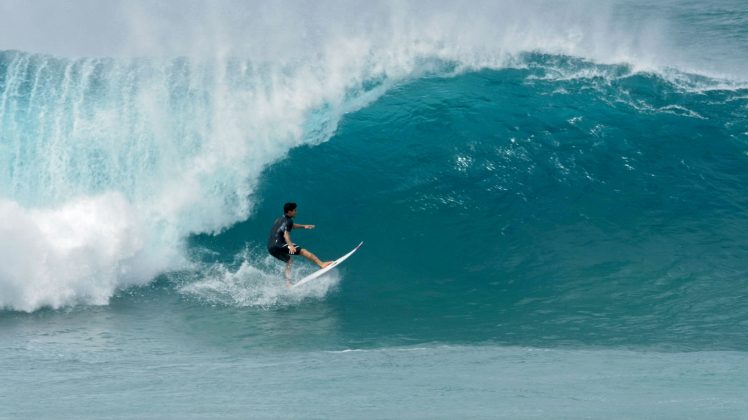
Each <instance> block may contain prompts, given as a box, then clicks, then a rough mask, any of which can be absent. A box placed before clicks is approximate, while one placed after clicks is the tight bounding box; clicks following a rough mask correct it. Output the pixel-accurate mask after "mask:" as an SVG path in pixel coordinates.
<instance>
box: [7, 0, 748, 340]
mask: <svg viewBox="0 0 748 420" xmlns="http://www.w3.org/2000/svg"><path fill="white" fill-rule="evenodd" d="M112 4H113V5H115V6H113V7H115V8H116V9H117V10H119V11H120V12H122V13H121V14H122V15H123V16H125V18H124V19H126V20H127V22H129V26H128V30H127V32H126V35H125V38H124V39H120V40H119V41H118V42H120V43H119V44H117V45H122V46H124V47H122V49H121V50H120V51H118V53H121V54H112V55H111V56H109V57H107V56H101V55H102V54H100V51H101V49H106V47H109V46H111V45H113V44H112V43H111V41H112V40H107V39H106V36H104V37H103V40H102V41H101V44H97V45H94V44H95V43H90V44H86V43H83V44H81V45H80V48H82V49H83V50H82V51H66V50H60V48H62V47H60V46H56V45H51V44H50V45H32V44H29V45H28V46H24V47H23V49H24V50H26V51H27V52H24V51H5V52H2V53H0V95H1V96H0V124H1V126H2V132H1V133H0V168H2V171H0V221H1V222H0V307H3V308H6V309H11V310H22V311H34V310H37V309H39V308H41V307H52V308H60V307H65V306H70V305H76V304H106V303H107V302H109V300H110V299H111V297H112V296H114V295H115V294H116V293H117V292H118V291H121V290H124V289H127V288H128V287H131V286H137V285H145V284H149V283H150V282H152V281H153V279H154V278H155V277H156V276H158V275H159V274H164V273H167V274H168V276H167V278H168V279H169V281H170V282H171V284H172V285H173V287H175V288H176V289H177V290H178V291H179V292H180V293H181V294H183V295H184V296H188V297H191V298H196V299H197V300H199V301H201V302H209V303H211V304H216V303H217V304H223V305H231V306H260V307H266V306H274V305H278V304H281V305H295V304H298V303H299V302H302V301H304V300H307V299H321V298H324V299H329V300H330V302H331V304H333V305H341V308H343V307H345V308H349V306H348V305H350V302H358V303H360V305H359V306H358V308H359V309H355V310H354V312H355V313H352V314H351V318H350V319H349V320H348V321H349V323H350V324H351V325H354V326H358V327H361V328H362V329H368V330H369V331H381V332H382V336H385V335H389V334H388V333H386V331H385V330H387V331H390V330H388V329H391V328H395V329H396V330H398V331H400V333H402V334H403V335H406V333H405V332H406V331H408V334H416V335H417V336H418V338H422V339H440V338H445V337H449V338H453V339H457V340H459V339H461V338H467V337H482V338H483V339H486V340H496V339H500V338H501V337H518V339H521V340H530V341H532V340H534V339H538V337H543V339H548V340H554V339H555V340H559V341H571V342H574V341H578V340H582V341H584V340H585V339H589V340H592V341H593V342H596V343H616V342H618V341H622V342H627V341H626V340H629V341H631V340H633V341H636V339H634V338H632V337H638V338H637V339H639V340H643V341H645V342H650V343H656V342H667V343H675V344H678V345H694V346H699V345H701V346H707V347H709V346H710V345H711V346H715V347H727V348H735V347H737V346H740V345H743V344H745V343H744V342H742V341H741V340H745V338H742V337H741V336H740V334H739V331H740V328H741V326H742V327H744V326H745V320H746V319H748V314H747V313H746V309H745V308H743V307H741V306H740V305H739V299H740V296H741V295H740V293H737V292H736V291H740V290H745V286H746V273H745V268H744V264H742V261H745V255H744V254H745V252H746V249H748V247H746V245H747V244H746V242H745V239H744V238H745V237H746V235H745V233H746V232H747V229H748V224H747V223H746V222H747V220H746V218H745V216H744V215H743V213H744V211H743V210H744V209H745V206H746V195H745V193H744V191H746V188H745V187H746V186H747V185H748V183H747V181H748V179H747V178H748V177H747V176H746V175H745V173H744V170H743V168H745V164H746V163H748V162H746V160H748V155H747V154H746V140H747V138H746V136H748V134H746V133H748V126H747V125H746V121H748V120H747V119H746V116H747V115H746V113H747V111H746V109H748V108H747V107H748V105H747V103H746V97H747V96H748V92H747V91H746V89H745V82H746V81H747V80H748V77H746V75H745V74H742V73H741V71H744V69H745V68H748V66H743V65H744V64H745V63H743V62H741V60H744V58H745V57H748V54H742V55H741V54H738V53H736V51H737V52H740V51H743V50H744V49H745V48H746V47H745V45H748V43H743V42H740V40H744V39H745V36H744V35H745V34H744V25H742V23H743V22H744V21H745V19H746V16H748V11H746V10H745V7H744V6H743V5H741V3H740V2H730V1H725V2H718V3H715V4H714V5H710V6H708V7H710V8H711V9H710V10H711V12H710V13H709V14H703V13H701V12H702V11H703V10H696V9H695V6H694V9H693V10H692V12H691V13H690V14H689V12H688V10H690V9H687V8H686V9H682V8H677V7H675V4H672V5H671V4H670V3H665V4H663V5H661V6H659V7H658V8H657V9H656V10H654V11H653V10H650V9H645V8H642V5H641V4H638V3H637V2H621V3H610V4H605V5H596V6H592V5H591V4H590V3H586V2H576V3H572V4H567V5H557V4H555V3H554V2H529V3H519V2H516V3H513V2H509V3H502V4H501V5H493V4H491V3H490V2H488V3H477V4H475V5H474V6H472V7H471V8H465V10H460V11H457V10H452V7H454V6H449V7H448V6H445V5H436V6H433V7H429V8H426V7H424V6H423V4H419V3H417V2H414V3H405V4H399V3H397V4H395V3H393V4H388V3H385V4H382V5H380V6H376V7H374V8H369V9H367V8H363V9H362V10H360V11H357V10H353V9H351V8H350V7H351V6H343V5H338V7H332V8H327V9H326V12H325V13H327V14H323V13H322V12H321V11H320V10H319V9H318V8H312V7H311V6H308V5H304V4H299V5H297V8H295V9H292V10H284V9H276V8H275V7H274V6H266V7H264V8H258V9H251V10H245V9H242V8H241V7H239V6H237V5H236V4H234V3H231V2H223V3H217V6H215V7H211V8H209V7H208V6H207V5H206V4H203V3H199V2H194V3H188V4H187V6H186V7H185V15H181V14H178V15H169V13H172V12H169V11H167V10H165V9H162V8H159V7H156V6H153V7H155V9H149V7H151V6H148V5H147V4H146V3H117V2H115V3H112ZM234 6H236V7H239V10H242V11H243V13H236V12H235V9H234ZM692 6H693V5H692ZM244 7H248V6H244ZM253 7H259V6H253ZM704 7H707V6H704ZM21 10H24V9H23V8H21ZM195 11H197V12H200V11H205V12H206V13H203V14H201V13H194V12H195ZM26 12H27V13H29V15H30V16H34V15H33V11H28V10H26ZM188 12H189V13H188ZM676 12H677V13H676ZM728 12H729V13H728ZM678 13H681V14H682V15H679V14H678ZM118 14H119V13H118ZM188 15H189V16H203V17H204V19H202V18H200V19H198V18H193V17H189V18H188V17H187V16H188ZM703 16H712V20H707V19H706V18H703ZM643 17H646V18H643ZM728 17H729V19H728ZM128 19H129V20H128ZM190 19H198V20H190ZM72 20H73V21H75V19H72ZM138 22H140V23H139V24H137V25H136V23H138ZM143 22H146V23H148V24H145V23H143ZM332 22H341V23H340V25H337V26H335V25H332V24H331V23H332ZM518 22H521V23H522V24H518ZM252 23H254V24H252ZM280 23H283V25H280ZM362 23H365V24H364V25H361V24H362ZM297 24H298V25H297ZM695 24H698V25H701V26H702V27H706V28H708V29H709V30H708V31H705V32H704V34H705V35H704V37H705V38H703V39H706V38H709V39H713V40H714V39H719V40H723V41H721V42H720V43H717V44H710V45H709V46H704V48H692V49H689V50H688V52H685V53H680V52H679V51H680V50H679V49H678V48H679V47H680V46H681V44H680V43H681V42H685V41H683V40H685V39H686V38H683V40H681V38H680V36H681V35H680V34H681V32H680V31H687V28H688V27H689V26H690V25H695ZM281 26H282V27H284V28H291V27H293V28H295V29H293V30H290V31H291V32H290V34H291V35H299V37H298V38H295V37H292V36H290V35H288V33H287V32H286V31H285V30H284V31H280V32H279V30H278V29H277V28H278V27H281ZM4 27H6V28H7V26H4ZM146 28H150V29H148V31H147V30H146ZM188 28H189V29H188ZM741 28H742V29H741ZM144 31H145V32H144ZM149 31H150V32H149ZM720 31H721V32H720ZM741 31H743V32H741ZM206 33H207V34H210V36H205V34H206ZM282 33H286V34H287V35H288V36H285V37H282V36H280V35H281V34H282ZM725 34H730V35H731V36H726V35H725ZM302 35H303V36H302ZM176 36H179V37H181V39H182V40H192V41H194V42H181V43H179V42H176V40H175V39H176V38H173V37H176ZM684 36H685V35H684ZM3 39H6V40H7V39H12V37H11V38H8V37H4V38H3ZM19 39H20V38H19ZM736 39H737V41H736ZM144 40H149V42H142V41H144ZM247 40H251V41H252V42H249V41H247ZM4 42H7V41H4ZM19 42H20V41H19ZM107 42H109V43H107ZM154 45H156V46H157V47H154ZM3 47H6V46H5V45H4V46H3ZM7 48H10V47H7ZM741 48H742V49H741ZM31 51H34V52H31ZM36 51H39V52H36ZM50 53H51V54H50ZM79 54H83V55H84V56H87V57H88V58H77V57H76V56H77V55H79ZM327 140H332V141H327ZM326 141H327V142H326ZM305 145H307V146H315V147H299V146H305ZM288 200H295V201H297V202H299V203H300V205H301V206H302V207H301V209H302V212H301V215H300V217H299V221H300V222H302V223H304V222H305V220H304V219H305V218H307V217H308V218H309V219H312V220H310V222H311V223H316V224H317V225H318V229H317V230H316V231H313V232H314V234H309V235H307V234H306V233H299V234H298V235H299V236H300V238H298V240H299V241H302V244H303V245H305V246H308V247H309V248H310V249H312V250H313V251H315V252H316V253H318V254H320V255H321V256H325V257H332V256H333V255H337V254H341V253H342V252H344V251H345V250H346V249H345V248H346V247H347V245H344V244H346V243H348V242H350V245H351V246H352V245H353V244H355V243H356V242H357V241H358V240H365V241H366V245H365V248H363V249H362V252H361V255H357V256H356V258H354V259H352V260H351V261H350V264H348V263H347V265H348V268H347V269H346V270H343V271H342V272H341V273H342V274H340V273H339V274H338V275H337V276H336V277H332V278H330V279H328V281H327V282H323V283H320V285H319V287H318V288H316V289H312V290H309V291H306V292H299V293H296V294H292V293H289V292H287V291H284V290H283V287H282V285H280V284H279V282H278V271H277V264H275V262H274V261H272V260H271V259H269V258H267V257H266V256H265V255H264V252H263V250H262V244H263V242H264V240H265V235H266V234H267V232H266V231H267V229H268V227H269V223H270V222H271V221H272V219H273V218H274V217H275V216H277V213H278V207H279V206H280V205H281V204H282V203H283V202H284V201H288ZM239 222H241V223H239ZM237 223H238V224H237ZM346 238H348V239H346ZM304 239H306V241H304ZM306 269H308V267H303V265H299V266H297V267H296V270H297V273H302V272H304V270H306ZM341 279H344V280H345V281H344V282H342V283H339V282H340V280H341ZM333 290H338V291H339V293H331V291H333ZM364 297H365V298H364ZM344 302H348V305H346V304H344ZM371 305H376V306H381V307H384V308H387V314H382V315H381V317H379V318H377V319H375V320H372V319H371V317H370V316H366V315H367V314H369V313H370V311H373V310H376V308H374V307H372V306H371ZM357 311H358V312H357ZM655 320H656V322H655ZM437 324H438V325H439V327H438V328H436V327H435V325H437ZM400 329H402V330H400ZM533 337H534V338H533ZM624 337H628V338H624ZM658 340H659V341H658ZM689 343H690V344H689ZM699 343H700V344H699Z"/></svg>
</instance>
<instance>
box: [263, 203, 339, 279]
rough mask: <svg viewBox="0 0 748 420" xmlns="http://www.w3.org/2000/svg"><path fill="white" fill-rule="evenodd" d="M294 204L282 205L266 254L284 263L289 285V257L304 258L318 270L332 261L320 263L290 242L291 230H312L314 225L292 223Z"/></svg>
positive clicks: (310, 254)
mask: <svg viewBox="0 0 748 420" xmlns="http://www.w3.org/2000/svg"><path fill="white" fill-rule="evenodd" d="M296 212H297V210H296V203H286V204H284V205H283V216H281V217H279V218H277V219H275V223H273V227H272V229H270V237H269V238H268V252H269V253H270V255H272V256H274V257H275V258H277V259H279V260H281V261H283V262H285V263H286V270H285V271H284V274H285V276H286V282H287V283H288V285H289V286H290V285H291V281H290V280H291V255H298V254H301V256H303V257H305V258H306V259H308V260H309V261H311V262H313V263H315V264H317V265H318V266H319V267H320V268H325V267H327V266H328V265H330V264H332V263H333V262H332V261H324V262H323V261H320V259H319V258H317V256H316V255H314V254H312V253H311V252H309V251H307V250H306V249H303V248H302V247H300V246H298V245H296V244H294V243H293V242H292V241H291V230H292V229H314V225H299V224H296V223H294V222H293V218H294V217H296Z"/></svg>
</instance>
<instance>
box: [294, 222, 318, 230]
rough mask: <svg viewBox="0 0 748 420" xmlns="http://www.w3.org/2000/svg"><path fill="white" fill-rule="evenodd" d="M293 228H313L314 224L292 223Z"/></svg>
mask: <svg viewBox="0 0 748 420" xmlns="http://www.w3.org/2000/svg"><path fill="white" fill-rule="evenodd" d="M293 228H294V229H314V225H297V224H296V223H294V225H293Z"/></svg>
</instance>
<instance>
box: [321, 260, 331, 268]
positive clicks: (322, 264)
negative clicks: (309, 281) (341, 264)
mask: <svg viewBox="0 0 748 420" xmlns="http://www.w3.org/2000/svg"><path fill="white" fill-rule="evenodd" d="M334 262H335V261H325V262H323V263H320V265H319V268H325V267H327V266H328V265H330V264H332V263H334Z"/></svg>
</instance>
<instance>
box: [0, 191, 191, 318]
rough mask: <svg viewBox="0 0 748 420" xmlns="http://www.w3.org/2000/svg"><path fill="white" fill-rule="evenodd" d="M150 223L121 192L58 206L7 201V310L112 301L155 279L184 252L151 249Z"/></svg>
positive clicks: (3, 239)
mask: <svg viewBox="0 0 748 420" xmlns="http://www.w3.org/2000/svg"><path fill="white" fill-rule="evenodd" d="M143 227H144V226H143V222H142V221H141V220H139V219H138V217H137V216H136V213H135V212H134V211H133V209H132V208H131V207H130V205H129V204H128V203H127V201H126V200H124V199H123V198H122V197H121V195H119V194H117V193H110V194H103V195H101V196H98V197H94V198H85V199H80V200H75V201H72V202H69V203H66V204H63V205H61V206H59V207H57V208H55V209H51V210H28V209H24V208H22V207H20V206H19V205H18V204H16V203H14V202H12V201H7V200H0V308H13V309H17V310H25V311H31V310H34V309H37V308H40V307H43V306H49V307H53V308H59V307H61V306H64V305H69V304H72V303H77V302H85V303H89V304H105V303H107V302H108V300H109V298H110V297H111V296H112V294H113V293H114V291H115V290H116V289H117V288H120V287H126V286H128V285H133V284H142V283H143V282H145V281H148V280H150V279H151V278H152V277H153V276H154V275H155V274H156V273H157V272H158V271H160V270H162V269H164V267H168V266H169V265H170V262H173V261H176V257H177V256H176V254H172V255H169V250H168V249H164V248H160V249H158V250H156V251H155V252H154V250H153V249H148V248H147V245H148V241H147V237H146V235H148V232H147V231H144V229H143ZM172 251H174V250H172ZM170 260H171V261H170Z"/></svg>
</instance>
